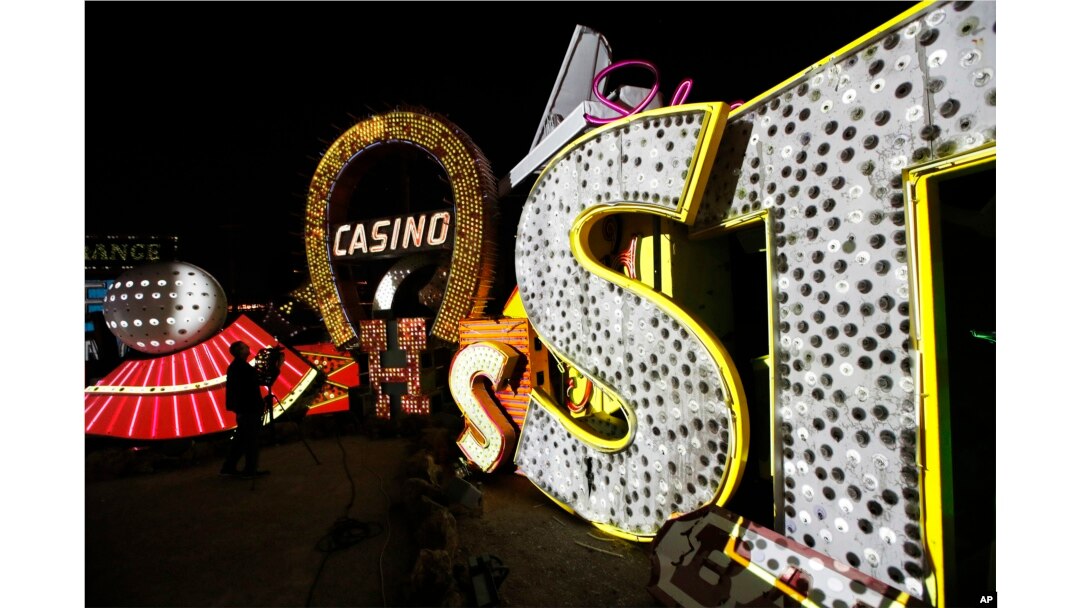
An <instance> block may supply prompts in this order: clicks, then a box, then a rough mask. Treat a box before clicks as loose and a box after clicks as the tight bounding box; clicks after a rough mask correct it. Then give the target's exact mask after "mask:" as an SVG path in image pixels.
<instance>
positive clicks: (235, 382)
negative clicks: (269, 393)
mask: <svg viewBox="0 0 1080 608" xmlns="http://www.w3.org/2000/svg"><path fill="white" fill-rule="evenodd" d="M229 352H230V353H232V356H233V361H232V363H230V364H229V372H228V375H227V376H226V378H225V409H227V410H229V411H230V412H233V413H234V414H236V434H235V435H234V436H233V438H232V443H231V444H230V445H229V455H228V456H226V458H225V464H224V465H222V467H221V474H222V475H225V476H237V475H242V476H244V477H255V476H258V475H266V474H267V473H269V471H260V470H259V430H260V429H262V421H263V396H262V392H261V391H260V390H259V377H258V374H257V373H256V372H255V368H254V367H252V366H251V365H249V364H248V362H247V358H248V355H250V354H251V348H250V347H248V345H247V344H245V343H244V342H242V341H236V342H233V343H232V344H230V345H229ZM241 456H243V457H244V470H243V471H237V469H236V465H237V464H238V463H239V462H240V457H241Z"/></svg>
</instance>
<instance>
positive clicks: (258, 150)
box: [85, 2, 913, 302]
mask: <svg viewBox="0 0 1080 608" xmlns="http://www.w3.org/2000/svg"><path fill="white" fill-rule="evenodd" d="M373 6H374V5H372V4H370V3H365V4H362V5H361V4H357V3H317V4H303V5H300V4H292V3H267V4H247V3H244V4H235V5H230V8H228V9H225V8H223V7H222V5H218V4H204V3H195V4H188V3H183V4H172V3H166V4H160V3H123V4H112V3H89V4H87V5H86V82H87V91H86V104H87V107H86V110H87V111H86V226H85V229H86V234H90V235H102V234H134V235H172V234H175V235H177V236H179V237H180V250H179V258H180V260H182V261H185V262H189V263H192V264H195V265H197V266H200V267H202V268H204V269H206V270H207V271H209V272H210V273H211V274H212V275H214V276H215V277H216V278H217V279H218V280H219V282H221V283H222V285H223V287H224V288H225V291H226V294H227V297H228V298H229V301H230V302H266V301H267V300H269V299H271V298H274V297H276V296H279V295H284V294H286V293H288V292H289V291H290V290H292V289H294V288H296V287H298V286H300V285H301V284H302V283H303V281H304V280H305V279H306V277H307V269H306V259H305V257H304V254H303V251H304V248H303V239H302V236H301V233H302V230H303V223H302V214H303V210H304V200H305V196H306V190H307V187H308V182H309V181H310V179H311V175H312V174H313V173H314V170H315V167H316V165H317V163H318V158H319V157H320V154H321V152H322V151H323V150H324V149H325V148H326V147H328V145H329V144H330V143H332V142H333V141H334V140H335V139H336V138H337V137H338V136H339V135H340V134H341V133H343V132H344V131H345V130H346V129H348V128H349V127H350V126H352V125H353V124H355V123H356V122H357V121H358V120H359V119H362V118H365V117H367V116H369V115H371V114H377V113H380V112H384V111H387V110H390V109H394V108H396V107H404V106H420V107H423V108H426V109H427V110H430V111H432V112H436V113H439V114H442V115H444V116H446V117H447V118H449V119H450V120H451V121H453V122H455V123H456V124H457V125H458V126H459V127H461V128H462V129H463V130H464V131H465V132H466V133H468V134H469V135H470V136H471V137H472V139H473V140H474V141H475V142H476V144H477V145H478V146H479V147H480V149H481V150H482V151H483V152H484V154H485V155H486V156H487V158H488V160H489V161H490V162H491V164H492V168H493V172H494V175H495V178H496V179H497V180H498V179H500V178H501V177H503V176H504V175H506V174H507V173H508V172H509V170H510V169H511V168H512V167H513V166H514V165H515V164H516V163H517V162H518V161H519V160H520V159H521V158H522V157H523V156H524V155H525V154H526V153H527V152H528V151H529V147H530V145H531V143H532V139H533V136H534V134H535V132H536V129H537V126H538V125H539V122H540V119H541V115H542V112H543V110H544V106H545V104H546V102H547V100H548V96H549V94H550V92H551V88H552V86H553V85H554V83H555V78H556V75H557V74H558V71H559V68H560V65H561V64H562V60H563V56H564V55H565V53H566V49H567V46H568V44H569V42H570V39H571V36H572V34H573V32H574V27H575V25H576V24H582V25H586V26H589V27H591V28H593V29H595V30H597V31H599V32H601V33H602V34H604V35H605V37H606V38H607V40H608V42H609V44H610V46H611V48H612V52H613V55H614V60H616V61H618V60H623V59H647V60H650V61H652V62H653V63H655V64H656V65H657V66H658V68H659V71H660V75H661V86H660V92H661V94H662V95H663V96H664V98H665V99H669V98H670V97H671V94H672V92H673V91H674V90H675V87H676V86H677V84H678V83H679V81H680V80H682V79H683V78H692V79H693V80H694V88H693V90H692V91H691V93H690V97H689V99H688V101H689V102H700V101H728V102H732V101H735V100H749V99H751V98H753V97H755V96H757V95H759V94H761V93H764V92H766V91H767V90H768V89H770V88H772V87H773V86H775V85H777V84H780V83H781V82H782V81H784V80H786V79H787V78H789V77H791V76H793V75H795V74H796V73H798V72H799V71H801V70H803V69H805V68H807V67H809V66H810V65H812V64H813V63H815V62H817V61H819V60H821V59H823V58H824V57H826V56H827V55H828V54H830V53H832V52H834V51H836V50H838V49H840V48H841V47H843V46H844V45H846V44H847V43H849V42H851V41H853V40H854V39H855V38H857V37H859V36H861V35H863V34H865V33H867V32H869V31H870V30H872V29H873V28H874V27H877V26H879V25H881V24H883V23H885V22H886V21H888V20H889V19H890V18H892V17H894V16H896V15H898V14H900V13H901V12H903V11H904V10H906V9H908V8H910V7H911V6H913V4H912V3H906V2H898V3H882V2H871V3H863V2H860V3H852V2H842V3H810V2H799V3H778V2H754V3H723V4H710V5H708V10H705V7H706V5H705V4H703V3H692V4H691V3H670V2H665V3H633V4H622V3H611V2H608V3H574V4H532V3H515V4H514V17H513V18H511V16H510V14H509V12H508V9H507V8H506V7H507V6H508V5H495V4H464V5H462V4H453V3H434V4H423V5H419V4H403V3H391V4H385V5H382V6H379V7H378V11H377V13H378V16H376V15H375V13H376V11H375V9H374V8H373ZM485 13H487V14H485ZM525 15H529V16H528V17H525ZM497 24H499V25H497ZM623 74H624V76H622V77H623V78H626V79H627V80H626V81H627V82H630V83H633V84H642V85H647V84H650V83H649V82H645V81H644V80H647V79H646V78H644V77H646V76H647V73H645V72H644V71H643V70H628V71H624V72H623ZM639 77H640V78H641V80H642V81H641V82H638V81H635V80H633V79H634V78H639ZM522 187H524V188H525V190H526V191H527V189H528V187H527V186H522ZM516 219H517V218H516V213H511V214H506V215H504V220H503V221H504V223H503V224H502V225H501V226H500V231H503V230H511V231H512V230H515V228H516ZM504 255H505V254H504ZM510 268H512V266H510ZM511 280H512V279H511Z"/></svg>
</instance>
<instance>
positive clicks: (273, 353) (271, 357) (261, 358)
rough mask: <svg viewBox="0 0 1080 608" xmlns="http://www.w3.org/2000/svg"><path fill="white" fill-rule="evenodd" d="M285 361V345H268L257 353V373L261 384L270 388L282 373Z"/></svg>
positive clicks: (255, 365) (255, 364)
mask: <svg viewBox="0 0 1080 608" xmlns="http://www.w3.org/2000/svg"><path fill="white" fill-rule="evenodd" d="M284 362H285V347H284V346H267V347H266V348H264V349H262V350H260V351H259V352H258V354H256V355H255V363H254V367H255V374H256V375H257V376H258V378H259V384H261V385H263V386H265V387H267V388H270V387H271V386H272V385H273V384H274V382H275V381H276V380H277V377H278V374H280V373H281V365H282V363H284Z"/></svg>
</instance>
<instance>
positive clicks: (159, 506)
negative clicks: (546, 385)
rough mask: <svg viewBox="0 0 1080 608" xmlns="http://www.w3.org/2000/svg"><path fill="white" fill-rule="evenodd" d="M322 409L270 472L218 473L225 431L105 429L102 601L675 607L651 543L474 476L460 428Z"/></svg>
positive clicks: (98, 600) (270, 444)
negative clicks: (114, 440) (654, 584)
mask: <svg viewBox="0 0 1080 608" xmlns="http://www.w3.org/2000/svg"><path fill="white" fill-rule="evenodd" d="M317 418H320V419H321V418H325V419H323V420H318V419H316V420H312V419H310V418H309V419H305V420H301V421H300V422H299V423H286V424H284V425H282V424H279V425H278V428H277V429H276V430H275V434H274V437H273V438H268V439H267V441H266V443H265V447H264V448H263V451H262V455H261V463H260V466H261V467H262V468H267V469H269V470H270V471H271V474H270V475H268V476H266V477H263V478H258V479H255V480H239V479H222V478H220V477H219V476H218V475H217V472H218V469H219V467H220V465H221V459H222V458H223V455H224V449H225V447H226V446H227V443H226V441H227V439H226V438H224V437H215V438H200V439H199V440H196V441H186V442H177V443H170V444H152V445H149V446H136V445H127V444H110V443H108V442H105V443H102V442H97V441H93V440H91V439H89V438H88V441H87V453H86V497H85V498H86V513H85V516H86V527H85V529H86V538H85V552H86V553H85V558H86V560H85V563H86V605H88V606H439V605H447V606H453V605H462V606H470V605H471V606H658V605H660V604H659V603H658V602H657V601H656V600H655V599H654V598H652V596H651V595H649V593H648V592H647V591H646V589H645V587H646V585H647V584H648V580H649V574H650V569H651V565H650V558H649V554H650V549H649V545H647V544H639V543H632V542H629V541H624V540H621V539H616V538H613V537H610V536H609V535H607V534H605V533H603V532H601V531H600V530H599V529H597V528H595V527H593V526H591V525H590V524H588V523H586V522H584V521H583V520H581V519H579V518H577V517H575V516H573V515H572V514H570V513H567V512H566V511H564V510H563V509H562V508H560V507H559V506H558V505H556V504H555V503H554V502H552V501H551V500H549V499H548V498H547V497H546V496H545V495H544V494H543V493H541V492H540V491H539V490H538V489H536V487H535V486H533V484H532V483H531V482H529V481H528V479H526V478H524V477H522V476H520V475H517V474H514V473H513V472H505V473H499V474H492V475H484V474H479V473H475V472H472V473H469V474H468V475H466V476H465V477H464V480H462V477H461V476H460V475H454V473H453V471H454V465H455V464H458V461H457V458H458V457H459V456H460V453H456V452H455V451H454V450H456V447H454V448H453V449H449V448H448V445H449V446H450V447H452V446H453V443H452V440H453V437H456V434H455V433H454V431H453V429H447V428H442V427H436V428H423V429H419V428H414V429H405V432H403V433H388V432H386V430H385V429H383V430H381V431H378V432H371V429H369V428H364V427H362V426H353V425H351V424H349V423H347V422H342V420H340V419H339V420H334V419H333V418H332V417H329V416H320V417H317ZM448 442H449V443H448ZM316 461H318V462H316ZM453 478H457V479H456V480H454V479H453ZM436 482H437V483H436ZM492 593H493V594H494V595H492Z"/></svg>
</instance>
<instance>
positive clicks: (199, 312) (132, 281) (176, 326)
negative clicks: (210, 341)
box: [104, 262, 228, 355]
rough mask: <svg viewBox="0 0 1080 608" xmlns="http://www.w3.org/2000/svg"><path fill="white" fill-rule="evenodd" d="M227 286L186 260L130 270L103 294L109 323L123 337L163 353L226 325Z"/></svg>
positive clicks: (142, 349)
mask: <svg viewBox="0 0 1080 608" xmlns="http://www.w3.org/2000/svg"><path fill="white" fill-rule="evenodd" d="M227 309H228V306H227V304H226V302H225V290H224V289H222V288H221V284H220V283H218V282H217V279H215V278H214V277H212V276H210V274H209V273H208V272H206V271H205V270H203V269H202V268H199V267H198V266H194V265H192V264H185V263H183V262H158V263H154V264H146V265H143V266H138V267H136V268H132V269H131V270H128V271H127V272H125V273H124V274H122V275H120V277H119V278H118V279H117V280H116V281H115V282H114V283H113V284H112V286H111V287H109V289H108V290H107V291H106V294H105V304H104V313H105V324H106V325H107V326H108V328H109V330H110V331H112V333H113V334H114V335H116V337H117V338H119V339H120V341H121V342H123V343H124V344H127V345H128V346H130V347H131V348H134V349H135V350H138V351H140V352H144V353H150V354H155V355H164V354H168V353H174V352H177V351H181V350H184V349H186V348H189V347H191V346H194V345H196V344H198V343H199V342H202V341H203V340H205V339H207V338H209V337H210V336H213V335H214V334H215V333H217V331H218V330H220V329H221V328H222V326H224V325H225V316H226V312H227Z"/></svg>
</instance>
